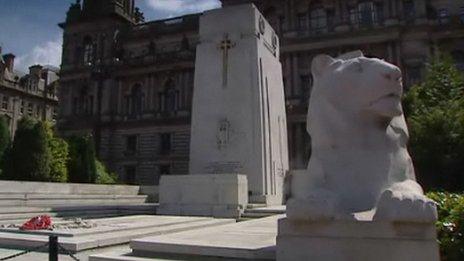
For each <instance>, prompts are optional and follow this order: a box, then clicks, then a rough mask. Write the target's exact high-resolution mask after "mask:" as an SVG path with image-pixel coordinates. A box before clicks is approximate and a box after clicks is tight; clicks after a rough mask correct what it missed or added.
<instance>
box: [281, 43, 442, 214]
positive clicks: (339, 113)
mask: <svg viewBox="0 0 464 261" xmlns="http://www.w3.org/2000/svg"><path fill="white" fill-rule="evenodd" d="M312 73H313V77H314V86H313V91H312V94H311V99H310V106H309V113H308V119H307V129H308V132H309V134H310V135H311V138H312V144H311V145H312V155H311V158H310V161H309V165H308V169H307V171H305V172H304V173H302V174H301V175H298V177H295V178H294V180H293V181H292V184H291V186H292V187H291V198H290V199H289V201H288V202H287V216H288V218H289V219H306V220H321V219H341V218H352V217H354V216H355V215H354V213H370V214H371V215H370V217H371V218H373V219H374V220H390V221H405V222H432V221H435V220H436V219H437V211H436V206H435V203H434V202H433V201H432V200H430V199H428V198H427V197H425V196H424V193H423V190H422V188H421V186H420V185H419V184H418V183H417V182H416V180H415V173H414V167H413V165H412V160H411V157H410V156H409V153H408V151H407V148H406V144H407V141H408V138H409V137H408V135H409V134H408V129H407V126H406V121H405V119H404V115H403V109H402V105H401V97H402V94H403V87H402V78H401V77H402V74H401V71H400V69H399V68H398V67H396V66H394V65H392V64H389V63H387V62H385V61H383V60H380V59H375V58H367V57H364V56H363V54H362V53H361V52H360V51H357V52H352V53H348V54H345V55H342V56H341V57H338V58H332V57H330V56H327V55H319V56H317V57H316V58H315V59H314V60H313V64H312Z"/></svg>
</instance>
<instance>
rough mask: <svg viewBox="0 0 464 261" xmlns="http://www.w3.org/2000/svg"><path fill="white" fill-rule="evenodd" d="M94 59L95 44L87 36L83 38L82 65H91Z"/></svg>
mask: <svg viewBox="0 0 464 261" xmlns="http://www.w3.org/2000/svg"><path fill="white" fill-rule="evenodd" d="M94 58H95V43H94V42H93V41H92V38H91V37H89V36H87V37H85V38H84V64H85V65H91V64H93V62H94Z"/></svg>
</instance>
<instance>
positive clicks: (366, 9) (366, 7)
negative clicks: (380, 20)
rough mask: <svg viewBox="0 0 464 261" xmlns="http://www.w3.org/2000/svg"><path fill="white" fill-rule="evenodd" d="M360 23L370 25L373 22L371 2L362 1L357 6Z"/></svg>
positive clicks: (373, 11) (373, 6) (373, 14)
mask: <svg viewBox="0 0 464 261" xmlns="http://www.w3.org/2000/svg"><path fill="white" fill-rule="evenodd" d="M358 11H359V14H358V19H359V24H360V25H365V26H370V25H373V24H374V22H375V5H374V3H373V2H363V3H360V4H359V6H358Z"/></svg>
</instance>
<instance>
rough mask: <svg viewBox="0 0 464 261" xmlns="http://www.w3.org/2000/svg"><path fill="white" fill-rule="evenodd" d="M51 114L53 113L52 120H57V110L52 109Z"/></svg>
mask: <svg viewBox="0 0 464 261" xmlns="http://www.w3.org/2000/svg"><path fill="white" fill-rule="evenodd" d="M52 113H53V115H52V119H53V120H54V121H55V120H56V119H58V109H57V108H56V107H54V108H53V112H52Z"/></svg>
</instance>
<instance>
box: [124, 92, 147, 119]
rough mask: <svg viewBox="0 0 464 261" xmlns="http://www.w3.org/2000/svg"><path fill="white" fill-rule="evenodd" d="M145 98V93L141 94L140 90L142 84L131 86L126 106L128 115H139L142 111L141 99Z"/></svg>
mask: <svg viewBox="0 0 464 261" xmlns="http://www.w3.org/2000/svg"><path fill="white" fill-rule="evenodd" d="M144 98H145V95H144V94H143V91H142V85H140V84H136V85H135V86H134V87H132V90H131V94H130V98H129V101H128V102H129V103H130V105H129V106H128V108H130V109H129V115H130V116H133V117H135V116H139V115H142V113H143V100H144Z"/></svg>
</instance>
